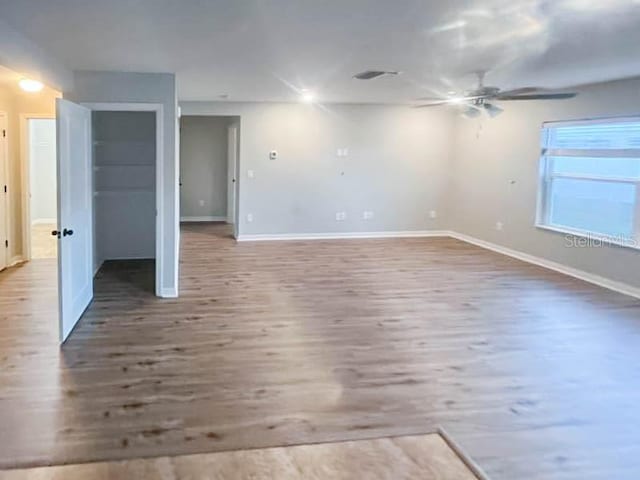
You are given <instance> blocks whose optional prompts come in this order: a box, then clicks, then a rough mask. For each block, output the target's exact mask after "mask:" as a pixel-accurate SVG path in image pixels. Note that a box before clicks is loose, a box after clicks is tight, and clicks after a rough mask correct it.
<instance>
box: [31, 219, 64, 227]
mask: <svg viewBox="0 0 640 480" xmlns="http://www.w3.org/2000/svg"><path fill="white" fill-rule="evenodd" d="M47 223H53V224H54V225H55V224H57V223H58V219H57V218H35V219H33V220H31V225H32V226H33V225H45V224H47ZM27 225H28V224H27Z"/></svg>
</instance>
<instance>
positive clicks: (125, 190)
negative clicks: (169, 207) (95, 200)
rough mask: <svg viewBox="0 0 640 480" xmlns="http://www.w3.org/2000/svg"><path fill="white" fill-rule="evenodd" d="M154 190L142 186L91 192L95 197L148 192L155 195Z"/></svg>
mask: <svg viewBox="0 0 640 480" xmlns="http://www.w3.org/2000/svg"><path fill="white" fill-rule="evenodd" d="M155 193H156V192H155V191H154V190H149V189H143V188H117V189H110V190H96V191H95V192H93V195H94V196H95V197H101V196H110V195H140V194H149V195H155Z"/></svg>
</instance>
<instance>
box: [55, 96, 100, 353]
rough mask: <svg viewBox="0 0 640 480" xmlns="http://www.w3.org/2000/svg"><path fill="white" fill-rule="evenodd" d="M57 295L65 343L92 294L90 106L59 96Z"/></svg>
mask: <svg viewBox="0 0 640 480" xmlns="http://www.w3.org/2000/svg"><path fill="white" fill-rule="evenodd" d="M56 124H57V128H56V132H57V143H56V145H57V153H58V230H57V231H56V232H54V233H55V234H57V235H58V298H59V304H60V311H59V319H60V342H61V343H62V342H64V341H65V340H66V339H67V337H68V336H69V334H70V333H71V330H73V327H75V325H76V323H77V322H78V320H80V317H81V316H82V314H83V313H84V311H85V309H86V308H87V306H88V305H89V303H90V302H91V300H92V298H93V269H92V265H93V212H92V190H93V186H92V170H91V111H90V110H89V109H87V108H85V107H81V106H80V105H76V104H75V103H72V102H69V101H68V100H63V99H58V100H57V101H56Z"/></svg>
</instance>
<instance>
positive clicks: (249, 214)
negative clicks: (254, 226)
mask: <svg viewBox="0 0 640 480" xmlns="http://www.w3.org/2000/svg"><path fill="white" fill-rule="evenodd" d="M247 222H248V223H251V222H253V213H247Z"/></svg>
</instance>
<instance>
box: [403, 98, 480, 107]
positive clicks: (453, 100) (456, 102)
mask: <svg viewBox="0 0 640 480" xmlns="http://www.w3.org/2000/svg"><path fill="white" fill-rule="evenodd" d="M483 98H491V95H474V96H470V97H453V98H443V99H441V100H434V101H431V102H429V103H425V104H424V105H416V106H415V107H414V108H423V107H437V106H438V105H464V104H465V103H468V102H473V101H474V100H480V99H483ZM425 100H431V99H428V98H417V99H416V101H418V102H420V101H425Z"/></svg>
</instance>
